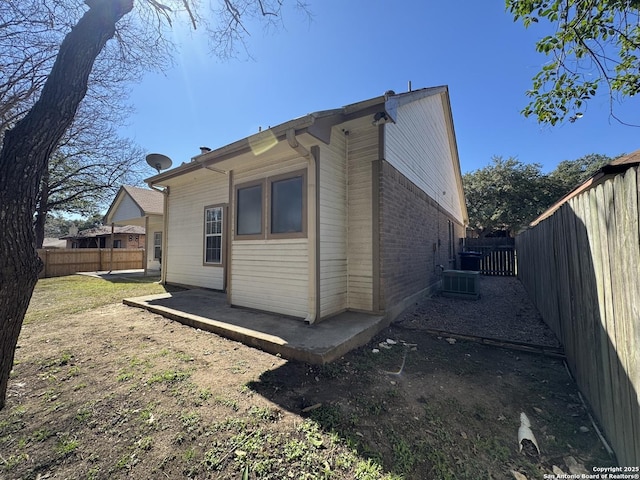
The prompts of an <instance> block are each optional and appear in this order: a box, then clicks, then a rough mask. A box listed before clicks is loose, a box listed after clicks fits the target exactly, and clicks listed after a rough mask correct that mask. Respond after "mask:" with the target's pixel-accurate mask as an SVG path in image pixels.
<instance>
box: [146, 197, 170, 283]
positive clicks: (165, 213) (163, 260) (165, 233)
mask: <svg viewBox="0 0 640 480" xmlns="http://www.w3.org/2000/svg"><path fill="white" fill-rule="evenodd" d="M149 187H151V188H152V189H153V190H155V191H157V192H160V193H162V196H163V199H162V244H161V250H160V283H161V284H162V285H165V284H166V283H167V250H168V248H167V246H168V245H169V241H168V240H169V229H168V225H169V210H168V208H167V207H168V205H169V187H164V188H158V187H156V186H155V185H153V184H149Z"/></svg>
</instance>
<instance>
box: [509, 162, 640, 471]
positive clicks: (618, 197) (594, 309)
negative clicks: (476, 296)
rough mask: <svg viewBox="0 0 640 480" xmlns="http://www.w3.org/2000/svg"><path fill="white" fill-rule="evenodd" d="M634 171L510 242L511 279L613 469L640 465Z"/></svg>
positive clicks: (639, 243)
mask: <svg viewBox="0 0 640 480" xmlns="http://www.w3.org/2000/svg"><path fill="white" fill-rule="evenodd" d="M638 216H639V207H638V168H629V169H628V170H627V171H626V172H625V173H621V174H618V175H616V176H615V177H613V178H610V179H608V180H606V181H605V182H604V183H601V184H599V185H597V186H595V187H593V188H591V189H590V190H587V191H585V192H584V193H582V194H580V195H577V196H575V197H574V198H571V199H570V200H569V201H568V202H566V203H565V204H564V205H563V206H562V207H560V209H559V210H557V211H556V212H555V213H554V214H553V215H552V216H551V217H549V218H547V219H545V220H543V221H542V222H541V223H539V224H538V225H537V226H535V227H534V228H532V229H530V230H528V231H526V232H524V233H522V234H520V235H518V237H517V238H516V247H517V251H518V268H519V272H518V276H519V277H520V279H521V280H522V283H523V284H524V286H525V288H526V289H527V290H528V292H529V295H530V296H531V298H532V299H533V301H534V303H535V304H536V306H537V308H538V310H539V311H540V313H541V314H542V317H543V318H544V320H545V322H546V323H547V324H548V325H549V326H550V327H551V328H552V329H553V331H554V332H555V333H556V335H557V336H558V338H559V339H560V340H561V341H562V343H563V345H564V348H565V352H566V355H567V362H568V364H569V367H570V369H571V371H572V373H573V375H574V376H575V379H576V382H577V384H578V386H579V387H580V390H581V391H582V392H583V394H584V395H585V397H586V398H587V400H588V402H589V403H590V404H591V407H592V408H593V411H594V412H595V414H596V416H597V417H598V420H599V422H600V424H601V425H602V427H603V429H604V431H605V433H606V436H607V438H608V439H609V441H610V443H611V445H612V447H613V449H614V450H615V452H616V455H617V458H618V462H619V463H620V464H621V465H625V466H637V465H640V395H639V392H640V353H639V351H640V238H639V231H638V228H639V224H638Z"/></svg>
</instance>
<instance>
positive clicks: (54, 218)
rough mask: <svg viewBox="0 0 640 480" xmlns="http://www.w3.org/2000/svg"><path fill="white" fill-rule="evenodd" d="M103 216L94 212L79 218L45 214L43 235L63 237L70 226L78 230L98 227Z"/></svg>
mask: <svg viewBox="0 0 640 480" xmlns="http://www.w3.org/2000/svg"><path fill="white" fill-rule="evenodd" d="M103 218H104V217H103V215H102V214H100V213H94V214H91V215H89V216H87V217H84V218H79V219H71V218H67V217H64V216H62V215H56V214H51V215H49V216H47V222H46V223H45V225H44V233H45V237H50V238H60V237H63V236H65V235H67V234H68V233H69V230H70V229H71V228H77V229H78V231H81V230H87V229H89V228H94V227H99V226H101V225H102V220H103Z"/></svg>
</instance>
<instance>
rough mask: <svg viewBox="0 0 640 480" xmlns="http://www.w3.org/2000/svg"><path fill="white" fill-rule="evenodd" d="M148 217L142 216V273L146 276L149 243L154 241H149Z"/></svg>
mask: <svg viewBox="0 0 640 480" xmlns="http://www.w3.org/2000/svg"><path fill="white" fill-rule="evenodd" d="M149 237H150V235H149V215H145V216H144V259H143V262H144V265H143V266H144V273H143V275H144V276H145V277H146V276H147V266H148V264H149V242H154V239H151V240H149Z"/></svg>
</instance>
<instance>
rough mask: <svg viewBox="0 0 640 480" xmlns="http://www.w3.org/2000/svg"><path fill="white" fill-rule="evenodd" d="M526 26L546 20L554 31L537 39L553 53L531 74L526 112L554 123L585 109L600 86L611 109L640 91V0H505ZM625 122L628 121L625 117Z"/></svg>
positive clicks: (540, 46)
mask: <svg viewBox="0 0 640 480" xmlns="http://www.w3.org/2000/svg"><path fill="white" fill-rule="evenodd" d="M505 3H506V7H507V9H508V10H509V12H510V13H511V14H512V15H513V17H514V19H515V20H521V21H522V23H523V24H524V26H525V27H530V26H531V25H534V24H537V23H538V22H540V21H546V22H549V23H551V24H552V25H553V27H554V33H552V34H551V35H548V36H545V37H544V38H541V39H540V40H538V42H537V43H536V49H537V50H538V52H541V53H544V54H545V55H548V56H550V57H551V60H550V61H549V62H548V63H546V64H545V65H544V66H543V67H542V69H541V70H540V72H538V73H537V74H536V75H535V77H533V87H532V89H531V90H529V91H528V92H527V95H528V96H529V97H530V98H531V99H532V100H531V103H530V104H529V105H527V106H526V107H525V108H524V110H523V114H524V115H525V116H527V117H528V116H530V115H533V116H535V117H537V119H538V121H540V122H543V123H550V124H551V125H555V124H556V123H557V122H560V121H563V120H564V119H566V118H568V119H569V121H575V120H576V119H578V118H580V117H582V116H583V115H584V114H585V106H586V105H585V103H586V102H587V101H588V100H590V99H591V98H593V97H594V96H595V95H596V93H597V92H598V90H599V88H600V87H601V86H604V88H606V89H607V93H608V96H609V105H610V114H611V116H612V117H613V118H615V119H618V120H620V121H621V119H619V118H618V117H617V116H616V113H615V111H614V106H615V104H616V102H617V101H618V100H619V99H625V98H629V97H633V96H635V95H637V94H638V93H640V55H639V54H638V53H639V50H640V28H639V27H638V25H640V1H639V0H589V1H585V0H506V2H505ZM623 123H624V122H623Z"/></svg>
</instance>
